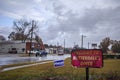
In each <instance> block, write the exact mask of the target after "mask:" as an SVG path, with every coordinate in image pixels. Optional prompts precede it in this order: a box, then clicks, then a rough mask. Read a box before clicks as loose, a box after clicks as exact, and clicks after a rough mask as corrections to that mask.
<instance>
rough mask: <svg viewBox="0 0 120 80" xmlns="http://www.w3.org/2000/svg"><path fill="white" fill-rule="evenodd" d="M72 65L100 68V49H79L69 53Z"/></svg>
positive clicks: (101, 62) (101, 61)
mask: <svg viewBox="0 0 120 80" xmlns="http://www.w3.org/2000/svg"><path fill="white" fill-rule="evenodd" d="M71 59H72V65H73V66H75V67H82V68H89V67H91V68H101V67H102V66H103V57H102V51H101V50H100V49H79V50H73V51H72V53H71Z"/></svg>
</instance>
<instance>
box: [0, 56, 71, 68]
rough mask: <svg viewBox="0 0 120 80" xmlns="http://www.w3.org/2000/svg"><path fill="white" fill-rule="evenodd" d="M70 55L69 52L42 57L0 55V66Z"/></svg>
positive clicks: (61, 58)
mask: <svg viewBox="0 0 120 80" xmlns="http://www.w3.org/2000/svg"><path fill="white" fill-rule="evenodd" d="M68 57H70V54H65V55H60V56H58V55H55V54H54V55H50V54H48V55H47V56H43V57H35V56H32V57H19V56H17V55H16V54H11V55H0V66H3V65H8V64H16V63H23V62H37V61H45V60H64V59H66V58H68Z"/></svg>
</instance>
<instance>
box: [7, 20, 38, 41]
mask: <svg viewBox="0 0 120 80" xmlns="http://www.w3.org/2000/svg"><path fill="white" fill-rule="evenodd" d="M37 29H38V26H37V21H34V20H32V21H27V20H25V19H20V20H16V21H14V22H13V30H14V31H13V32H11V33H10V34H9V36H8V38H9V39H11V40H21V41H22V42H25V40H26V39H28V38H29V39H30V38H31V37H30V35H31V34H33V32H34V31H36V30H37Z"/></svg>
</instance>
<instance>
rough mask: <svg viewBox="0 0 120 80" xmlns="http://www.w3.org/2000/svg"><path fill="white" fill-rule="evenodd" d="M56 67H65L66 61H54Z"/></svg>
mask: <svg viewBox="0 0 120 80" xmlns="http://www.w3.org/2000/svg"><path fill="white" fill-rule="evenodd" d="M54 66H55V67H61V66H64V60H56V61H54Z"/></svg>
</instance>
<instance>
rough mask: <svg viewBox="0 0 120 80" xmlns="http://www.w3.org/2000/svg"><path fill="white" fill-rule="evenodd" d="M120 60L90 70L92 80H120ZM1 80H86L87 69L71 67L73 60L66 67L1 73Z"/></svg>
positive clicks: (51, 65) (48, 66)
mask: <svg viewBox="0 0 120 80" xmlns="http://www.w3.org/2000/svg"><path fill="white" fill-rule="evenodd" d="M119 66H120V60H119V59H107V60H104V66H103V68H90V78H91V79H92V80H120V77H119V76H120V68H119ZM0 80H85V68H75V67H72V66H71V60H70V58H69V59H66V60H65V66H63V67H59V68H54V66H53V63H52V62H51V63H46V64H42V65H36V66H31V67H26V68H20V69H16V70H11V71H6V72H1V73H0Z"/></svg>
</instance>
